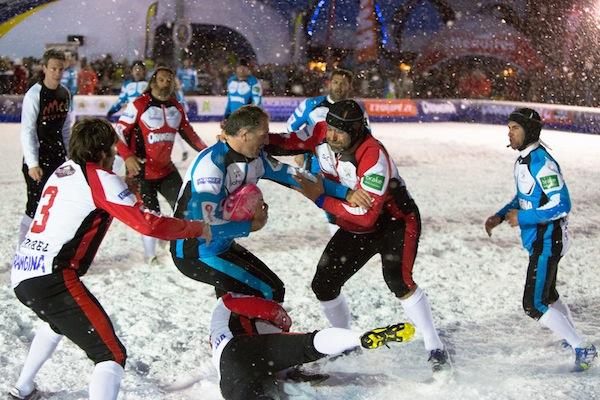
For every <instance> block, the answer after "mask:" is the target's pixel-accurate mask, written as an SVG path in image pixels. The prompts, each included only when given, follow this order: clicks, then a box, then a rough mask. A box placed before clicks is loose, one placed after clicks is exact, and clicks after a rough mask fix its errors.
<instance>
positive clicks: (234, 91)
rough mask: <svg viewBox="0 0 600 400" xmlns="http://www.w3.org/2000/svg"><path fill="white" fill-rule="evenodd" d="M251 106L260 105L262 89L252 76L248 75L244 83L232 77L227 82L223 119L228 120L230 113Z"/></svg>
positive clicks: (234, 76)
mask: <svg viewBox="0 0 600 400" xmlns="http://www.w3.org/2000/svg"><path fill="white" fill-rule="evenodd" d="M249 104H253V105H255V106H259V107H260V106H261V105H262V87H261V86H260V82H259V81H258V79H256V77H254V76H253V75H249V76H248V78H247V79H246V80H245V81H240V80H238V79H237V76H236V75H232V76H231V77H230V78H229V79H228V80H227V106H226V107H225V118H229V116H230V115H231V113H232V112H234V111H235V110H237V109H238V108H240V107H242V106H246V105H249Z"/></svg>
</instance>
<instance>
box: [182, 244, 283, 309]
mask: <svg viewBox="0 0 600 400" xmlns="http://www.w3.org/2000/svg"><path fill="white" fill-rule="evenodd" d="M172 254H173V261H174V262H175V265H176V266H177V268H178V269H179V270H180V271H181V272H182V273H183V274H184V275H185V276H187V277H188V278H192V279H194V280H196V281H200V282H204V283H208V284H209V285H212V286H214V287H215V289H216V292H217V295H222V294H224V293H226V292H234V293H240V294H247V295H251V296H257V297H262V298H265V299H268V300H273V301H276V302H278V303H281V302H283V297H284V295H285V287H284V286H283V282H282V281H281V279H279V277H278V276H277V275H276V274H275V273H274V272H273V271H271V270H270V269H269V267H267V266H266V264H265V263H263V262H262V261H261V260H260V259H259V258H258V257H256V256H255V255H254V254H252V253H250V252H249V251H248V250H246V249H245V248H244V247H242V246H240V245H239V244H237V243H235V242H233V243H232V244H231V247H229V249H228V250H227V251H226V252H224V253H222V254H219V255H218V256H214V257H203V258H201V259H184V258H178V257H176V256H175V255H174V254H175V253H174V252H172Z"/></svg>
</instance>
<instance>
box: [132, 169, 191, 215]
mask: <svg viewBox="0 0 600 400" xmlns="http://www.w3.org/2000/svg"><path fill="white" fill-rule="evenodd" d="M182 184H183V181H182V180H181V176H179V172H177V171H173V172H171V173H170V174H169V175H167V176H165V177H164V178H160V179H152V180H149V179H140V195H141V196H142V201H143V202H144V205H145V206H146V207H148V209H150V210H152V211H156V212H160V205H159V204H158V193H160V194H162V195H163V196H164V198H165V199H167V202H169V205H170V206H171V209H174V207H175V202H176V201H177V196H178V195H179V189H180V188H181V185H182ZM157 192H158V193H157Z"/></svg>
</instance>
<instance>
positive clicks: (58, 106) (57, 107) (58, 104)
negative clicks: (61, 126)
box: [42, 100, 69, 116]
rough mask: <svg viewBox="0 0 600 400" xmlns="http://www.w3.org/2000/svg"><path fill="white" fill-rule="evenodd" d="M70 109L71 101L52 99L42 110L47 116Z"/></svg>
mask: <svg viewBox="0 0 600 400" xmlns="http://www.w3.org/2000/svg"><path fill="white" fill-rule="evenodd" d="M68 111H69V102H68V101H67V100H63V101H60V100H52V101H51V102H49V103H48V104H46V106H44V109H43V110H42V115H43V116H47V115H50V114H56V113H66V112H68Z"/></svg>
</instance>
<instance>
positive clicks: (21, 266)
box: [12, 254, 46, 272]
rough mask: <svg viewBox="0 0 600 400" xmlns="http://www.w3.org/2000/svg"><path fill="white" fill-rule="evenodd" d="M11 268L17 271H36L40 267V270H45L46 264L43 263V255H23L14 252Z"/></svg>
mask: <svg viewBox="0 0 600 400" xmlns="http://www.w3.org/2000/svg"><path fill="white" fill-rule="evenodd" d="M12 268H13V269H14V270H17V271H37V270H38V269H41V270H42V272H46V266H45V264H44V256H43V255H40V256H24V255H21V254H16V255H15V258H13V265H12Z"/></svg>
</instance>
